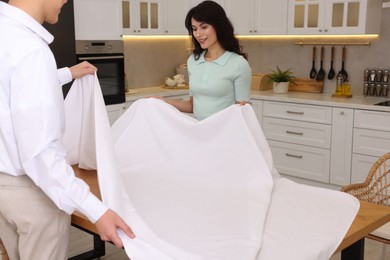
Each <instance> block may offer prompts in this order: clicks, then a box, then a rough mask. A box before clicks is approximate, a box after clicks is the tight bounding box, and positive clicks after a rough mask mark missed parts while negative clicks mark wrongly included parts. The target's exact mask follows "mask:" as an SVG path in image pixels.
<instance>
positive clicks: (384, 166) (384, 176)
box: [341, 152, 390, 260]
mask: <svg viewBox="0 0 390 260" xmlns="http://www.w3.org/2000/svg"><path fill="white" fill-rule="evenodd" d="M389 189H390V152H389V153H386V154H384V155H383V156H382V157H380V158H379V159H378V160H377V161H376V162H375V163H374V164H373V165H372V167H371V169H370V171H369V172H368V175H367V178H366V180H365V181H364V182H363V183H355V184H351V185H347V186H344V187H342V188H341V191H343V192H346V193H349V194H351V195H352V196H354V197H356V198H358V199H359V200H362V201H367V202H370V203H375V204H378V205H383V206H390V201H389V199H390V198H389V195H390V190H389ZM367 238H370V239H373V240H376V241H379V242H382V243H383V247H382V260H383V259H385V253H386V244H390V223H387V224H385V225H383V226H382V227H380V228H378V229H377V230H375V231H373V232H372V233H371V234H369V235H367Z"/></svg>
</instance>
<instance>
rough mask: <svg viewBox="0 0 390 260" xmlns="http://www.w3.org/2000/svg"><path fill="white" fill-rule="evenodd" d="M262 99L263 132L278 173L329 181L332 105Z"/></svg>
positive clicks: (324, 181)
mask: <svg viewBox="0 0 390 260" xmlns="http://www.w3.org/2000/svg"><path fill="white" fill-rule="evenodd" d="M263 102H264V103H263V105H264V106H263V131H264V135H265V137H266V138H267V140H268V142H269V145H270V148H271V152H272V155H273V158H274V164H275V167H276V169H277V170H278V171H279V173H281V174H285V175H291V176H295V177H299V178H305V179H309V180H314V181H318V182H323V183H329V179H330V158H331V155H330V154H331V150H330V148H331V134H332V133H331V129H332V127H331V124H332V108H331V107H325V106H312V105H302V104H293V103H287V102H273V101H263Z"/></svg>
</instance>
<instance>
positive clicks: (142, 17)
mask: <svg viewBox="0 0 390 260" xmlns="http://www.w3.org/2000/svg"><path fill="white" fill-rule="evenodd" d="M161 7H162V1H161V0H125V1H122V26H123V34H133V35H134V34H135V35H150V34H161V33H162V10H161V9H162V8H161Z"/></svg>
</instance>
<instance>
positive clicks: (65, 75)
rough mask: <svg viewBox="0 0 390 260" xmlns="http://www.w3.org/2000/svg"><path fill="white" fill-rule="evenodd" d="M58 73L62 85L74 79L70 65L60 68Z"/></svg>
mask: <svg viewBox="0 0 390 260" xmlns="http://www.w3.org/2000/svg"><path fill="white" fill-rule="evenodd" d="M57 75H58V80H59V82H60V85H61V86H62V85H65V84H66V83H69V82H71V81H72V73H71V72H70V69H69V68H68V67H64V68H61V69H58V70H57Z"/></svg>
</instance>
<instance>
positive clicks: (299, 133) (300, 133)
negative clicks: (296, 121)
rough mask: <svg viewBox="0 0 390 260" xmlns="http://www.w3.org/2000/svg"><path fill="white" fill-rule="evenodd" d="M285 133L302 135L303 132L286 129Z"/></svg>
mask: <svg viewBox="0 0 390 260" xmlns="http://www.w3.org/2000/svg"><path fill="white" fill-rule="evenodd" d="M286 133H287V134H292V135H303V132H292V131H288V130H287V131H286Z"/></svg>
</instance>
